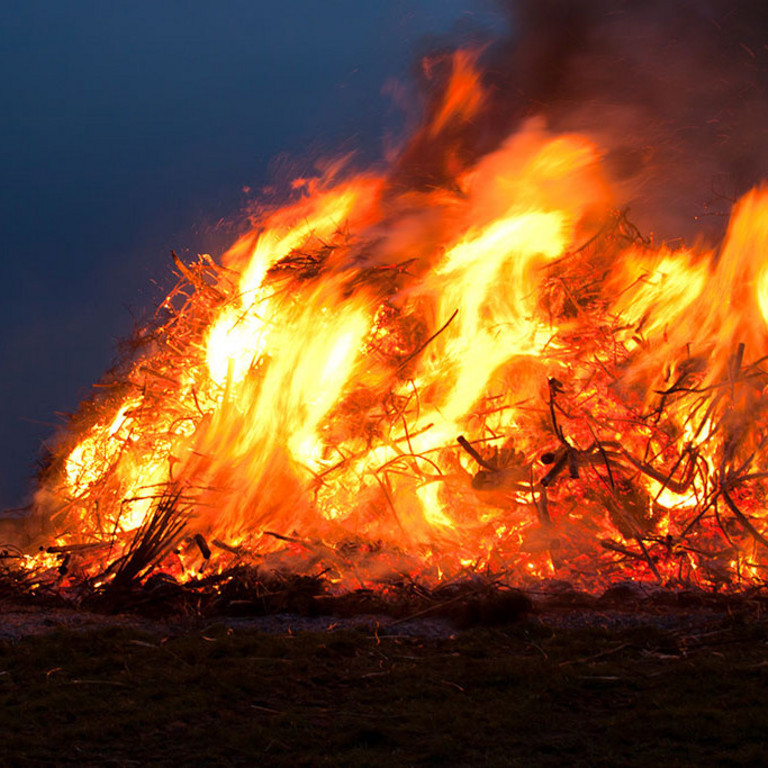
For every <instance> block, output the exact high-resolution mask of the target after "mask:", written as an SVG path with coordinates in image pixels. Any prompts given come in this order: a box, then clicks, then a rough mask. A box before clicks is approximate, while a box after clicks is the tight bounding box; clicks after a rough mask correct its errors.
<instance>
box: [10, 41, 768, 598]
mask: <svg viewBox="0 0 768 768" xmlns="http://www.w3.org/2000/svg"><path fill="white" fill-rule="evenodd" d="M476 59H477V54H476V52H475V53H473V52H470V51H459V52H457V53H455V54H453V55H452V57H450V59H449V60H447V61H448V64H447V65H445V66H447V68H448V70H449V72H450V74H449V77H448V78H447V82H446V84H445V88H444V89H443V91H442V94H441V97H440V98H439V99H438V100H437V101H435V103H434V104H432V106H431V108H430V109H429V110H428V115H427V120H426V122H425V123H424V124H423V125H422V126H421V128H420V129H419V131H418V132H417V134H416V135H415V136H414V137H413V138H412V140H411V142H410V143H409V144H408V145H407V146H406V147H405V148H404V149H403V151H402V153H401V158H402V157H405V156H407V155H409V153H410V156H412V155H413V153H414V152H415V151H417V149H418V148H419V147H420V148H421V149H422V150H423V149H424V147H426V146H438V145H439V147H440V150H439V151H440V158H441V170H442V176H441V179H440V183H429V184H427V183H423V180H416V181H411V182H409V180H408V179H407V178H405V176H404V174H403V173H402V163H400V164H399V163H398V161H395V163H394V166H393V167H392V168H390V169H385V170H381V169H376V170H372V171H369V172H359V171H352V170H350V169H349V167H346V166H345V165H344V164H343V163H338V164H335V165H333V166H332V167H329V168H328V169H327V170H326V171H325V172H324V173H323V174H321V175H318V176H316V177H312V178H302V179H297V180H296V181H295V182H294V185H293V187H294V192H293V195H292V197H291V199H290V200H288V201H287V202H286V203H285V205H283V206H281V207H271V208H270V207H266V206H265V207H263V208H262V209H261V210H260V212H259V214H258V216H256V217H255V219H254V221H253V223H252V227H251V230H250V231H249V232H247V233H246V234H245V235H243V236H242V237H241V238H240V239H239V240H238V241H237V242H235V243H234V245H232V247H231V248H230V249H229V250H228V251H227V252H226V253H225V254H224V255H223V256H221V258H217V259H214V258H211V257H210V256H207V255H203V256H200V257H199V258H197V259H196V260H194V261H192V262H191V263H189V262H186V263H185V262H184V261H182V260H181V259H180V258H179V257H177V256H176V255H175V254H173V262H174V265H175V269H176V271H177V274H178V278H179V279H178V283H177V285H176V286H175V287H174V288H173V290H172V291H171V292H170V294H169V295H168V296H167V298H166V299H165V300H164V301H163V302H162V304H161V305H160V307H159V308H158V309H157V311H156V313H155V315H154V317H152V319H151V320H150V321H149V322H148V323H147V324H146V325H145V326H144V327H143V328H141V329H140V330H139V331H138V332H137V334H136V336H135V338H134V339H133V340H132V345H131V352H130V354H129V355H127V357H126V359H124V360H123V361H122V362H121V363H120V364H119V365H118V366H117V367H116V368H115V369H113V370H112V371H111V372H110V373H109V374H107V375H106V377H105V378H104V379H103V380H102V381H101V382H100V383H99V384H98V385H97V386H96V389H95V394H94V396H93V397H92V398H91V399H90V400H89V401H87V402H85V403H83V404H82V406H81V407H80V409H79V410H78V412H77V413H76V414H74V415H73V416H72V418H71V420H70V422H69V423H68V425H67V426H66V429H65V430H63V432H62V434H61V435H60V436H59V438H58V441H57V443H56V446H55V448H54V449H53V450H52V453H51V456H50V460H49V462H48V465H47V467H46V468H45V470H44V471H43V472H42V474H41V477H40V480H39V487H38V490H37V493H36V496H35V501H34V509H33V514H32V515H31V517H30V519H29V520H28V521H27V537H28V538H27V542H28V548H27V549H26V551H25V552H24V553H23V557H22V558H21V562H22V563H23V567H24V568H26V569H28V571H29V572H30V573H33V574H34V579H35V582H36V583H50V584H56V585H57V587H58V588H59V589H62V590H66V589H69V590H73V589H77V588H78V587H79V586H82V585H89V588H93V587H96V588H104V587H107V586H109V585H122V586H125V585H129V584H135V583H142V582H144V581H146V580H147V579H148V578H150V577H152V576H153V575H154V576H157V575H158V574H163V575H164V577H165V578H171V579H173V580H175V581H176V582H195V581H199V580H201V579H204V578H210V577H211V576H212V575H215V574H227V573H232V572H233V571H234V570H235V569H237V568H239V567H242V566H250V567H256V568H258V569H260V570H261V571H262V572H263V573H290V574H295V575H299V576H312V577H322V579H324V580H325V582H326V583H327V584H329V585H331V588H332V589H335V590H337V591H339V592H343V591H348V590H354V589H359V588H376V587H380V586H381V585H386V584H387V583H392V582H393V581H397V580H402V579H409V580H411V581H412V582H417V583H422V584H425V585H432V586H434V585H438V584H441V583H445V582H446V581H450V580H455V579H460V578H462V577H466V576H468V575H473V574H475V575H477V574H481V575H485V576H487V577H489V578H492V579H493V580H495V581H497V582H498V583H501V584H505V585H510V586H518V587H525V586H530V585H532V584H541V583H547V582H548V581H551V580H558V581H567V582H570V583H572V584H574V585H577V586H578V587H579V588H582V589H586V590H597V589H601V588H605V587H606V586H608V585H610V584H612V583H615V582H618V581H622V580H627V579H632V580H635V581H639V582H649V583H653V584H658V585H664V586H667V587H681V586H685V587H692V586H693V587H700V588H706V589H710V590H719V591H727V590H733V591H735V590H742V589H744V588H746V587H750V586H760V585H762V584H763V583H764V580H765V576H766V567H767V566H768V521H767V520H766V514H767V512H768V510H767V508H766V492H767V491H768V438H767V437H766V432H765V424H766V421H767V420H768V399H767V398H766V392H767V391H768V390H767V389H766V388H767V387H768V365H767V364H766V357H767V356H768V333H767V332H766V331H767V328H766V323H767V322H768V190H766V189H764V188H757V189H754V190H752V191H750V192H749V193H748V194H746V195H745V196H743V197H742V198H741V199H740V200H739V201H738V202H736V204H735V205H734V207H733V211H732V215H731V219H730V224H729V226H728V230H727V235H726V237H725V238H724V240H723V241H722V242H721V243H720V244H719V245H717V246H710V247H706V246H697V247H695V248H689V247H683V246H682V245H679V244H678V245H675V246H671V245H667V244H664V243H657V242H654V241H653V239H652V238H651V237H646V236H644V235H643V233H641V232H639V231H638V230H637V229H636V228H635V227H634V226H633V224H632V223H631V213H630V214H627V212H626V211H625V210H624V208H623V201H622V199H621V196H620V195H619V194H618V193H617V192H616V191H615V190H614V189H613V187H612V183H611V179H610V178H609V174H607V173H606V171H605V169H604V167H603V152H602V150H601V148H600V147H599V146H597V145H596V144H595V143H594V141H593V140H591V139H589V138H587V137H585V136H582V135H577V134H573V133H568V134H554V133H552V132H551V131H550V130H548V128H547V126H546V125H545V123H544V122H543V121H542V120H537V119H535V118H531V119H529V120H527V121H524V122H523V123H521V124H520V125H518V126H517V128H516V130H515V131H514V132H513V133H512V134H511V135H509V136H508V137H507V138H506V139H505V140H504V141H503V142H501V143H499V144H497V145H496V146H494V147H493V149H492V150H491V151H488V152H486V153H484V154H482V155H480V156H478V157H471V158H468V157H466V156H463V155H462V152H461V145H460V141H459V139H458V138H457V137H459V136H460V133H461V126H464V125H466V124H469V123H471V122H472V121H473V120H474V119H475V118H476V117H477V115H478V114H480V113H481V112H482V110H483V108H484V102H485V98H486V94H485V93H484V90H483V87H482V82H481V78H480V75H479V71H478V64H477V62H476Z"/></svg>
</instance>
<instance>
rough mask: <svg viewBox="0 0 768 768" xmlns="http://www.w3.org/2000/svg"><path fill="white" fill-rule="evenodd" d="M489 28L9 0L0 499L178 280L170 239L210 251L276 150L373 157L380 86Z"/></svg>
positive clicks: (379, 12)
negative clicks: (445, 45) (442, 44)
mask: <svg viewBox="0 0 768 768" xmlns="http://www.w3.org/2000/svg"><path fill="white" fill-rule="evenodd" d="M494 23H496V24H499V23H500V18H499V17H496V16H495V15H494V13H493V10H492V5H491V3H490V2H489V0H423V1H422V2H416V3H413V2H405V0H386V1H385V0H370V1H369V2H361V0H280V2H273V1H272V0H270V1H269V2H267V0H223V1H222V2H218V3H211V2H208V0H163V2H157V1H156V0H108V1H105V0H91V1H90V2H88V1H86V0H66V1H63V0H4V2H3V3H2V5H1V6H0V73H1V74H2V76H1V77H0V238H1V239H0V247H1V248H2V257H1V258H2V267H3V269H2V279H0V323H1V326H0V327H2V332H1V333H0V509H2V508H6V507H11V506H15V505H18V504H20V503H22V501H23V497H24V494H25V493H26V491H27V489H28V488H29V485H30V477H31V476H32V475H33V474H34V465H35V461H36V459H37V457H38V455H39V451H40V446H41V444H42V441H44V440H45V439H46V438H48V437H50V435H51V434H52V433H53V431H54V425H55V423H56V422H57V418H56V416H55V413H56V412H57V411H58V412H61V411H69V410H74V409H75V407H76V406H77V403H78V402H79V400H80V399H81V398H82V397H85V396H87V395H88V394H89V391H90V388H91V385H92V384H93V383H94V382H95V381H97V380H98V378H99V377H100V376H101V374H102V373H103V372H104V370H105V369H106V368H107V367H109V364H110V362H111V361H112V359H113V357H114V355H115V352H116V344H117V341H118V340H119V339H120V338H122V337H125V336H126V335H127V334H129V333H130V331H131V328H132V327H133V322H134V321H133V317H134V316H135V317H136V318H138V319H141V318H142V317H143V316H144V315H145V314H146V313H147V312H148V311H149V310H150V309H151V308H152V307H153V306H154V304H155V303H156V302H157V301H158V299H160V298H161V297H162V294H163V290H164V289H165V288H167V287H168V286H169V285H170V283H171V282H172V280H171V277H170V262H169V257H168V252H169V250H170V248H175V249H176V250H177V252H179V253H181V254H194V253H196V252H199V251H206V252H211V253H213V254H214V255H215V256H218V255H219V254H220V253H221V251H222V250H223V249H224V248H225V247H226V245H227V244H228V243H229V242H230V240H231V239H232V237H233V230H232V228H231V227H229V228H228V227H226V226H225V227H218V228H216V227H215V224H216V222H217V221H219V220H220V219H222V218H223V219H226V220H228V221H236V220H237V212H238V210H239V209H240V208H241V207H242V206H243V205H244V204H245V203H246V202H247V201H246V199H245V197H244V196H243V193H242V191H241V190H242V188H243V187H246V186H248V187H251V188H254V189H258V188H260V187H262V186H264V185H265V184H267V183H268V182H269V181H270V174H271V173H272V172H273V170H274V161H275V158H277V157H278V156H283V157H286V156H287V157H288V158H292V162H296V164H297V165H298V166H301V165H302V163H303V164H304V167H307V165H308V163H309V161H310V160H311V158H312V157H314V156H317V155H323V154H325V155H329V154H333V152H334V150H336V149H342V150H345V151H346V150H349V149H354V148H356V149H358V150H359V151H360V153H361V155H362V157H364V158H370V159H375V158H377V157H379V156H380V155H381V152H382V145H383V140H384V137H385V134H386V132H387V131H391V130H396V128H397V126H398V119H399V116H398V113H397V111H396V109H395V108H394V107H393V106H392V103H391V100H390V99H389V97H387V96H386V95H384V94H383V93H382V87H383V86H384V84H385V83H386V82H387V81H388V80H391V79H392V78H397V79H398V80H400V81H406V80H407V78H408V71H409V69H410V67H411V66H412V64H413V62H414V60H415V58H416V57H417V54H418V53H419V52H424V51H426V50H428V48H429V47H430V45H431V44H432V43H434V42H435V41H440V40H444V39H445V36H446V35H449V36H453V37H457V36H458V37H459V38H460V37H461V35H462V34H464V35H466V34H468V31H467V30H468V29H469V28H471V27H477V26H479V27H484V26H486V27H487V26H488V25H489V24H494ZM59 421H60V420H59Z"/></svg>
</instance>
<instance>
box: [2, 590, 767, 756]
mask: <svg viewBox="0 0 768 768" xmlns="http://www.w3.org/2000/svg"><path fill="white" fill-rule="evenodd" d="M12 616H13V612H12V611H10V610H9V609H8V607H7V606H6V608H5V611H4V612H3V610H0V626H2V625H3V622H4V618H8V619H9V622H10V618H11V617H12ZM110 621H111V623H105V622H100V621H98V620H93V621H92V620H90V619H89V620H85V621H79V622H77V621H75V622H73V621H63V620H61V616H59V618H55V619H52V620H49V624H48V625H42V626H47V630H48V631H45V632H42V631H40V626H38V625H35V626H36V627H37V628H36V629H34V630H32V632H33V633H32V634H26V635H25V636H24V637H21V636H18V637H16V638H15V639H6V640H0V713H1V714H0V718H1V719H2V720H1V722H0V731H1V732H2V739H0V764H2V765H9V766H16V765H18V766H26V765H35V766H46V765H77V766H130V765H142V766H143V765H153V766H181V765H196V766H250V765H260V766H291V767H292V768H293V767H294V766H329V767H330V766H349V767H350V768H352V767H354V768H359V767H360V766H516V765H520V766H553V767H554V766H558V767H560V766H566V765H567V766H590V767H591V766H647V765H654V764H655V765H664V767H665V768H675V767H678V766H696V767H697V768H698V767H700V766H709V765H711V766H718V767H720V766H745V765H756V766H757V765H760V766H762V765H764V764H765V754H766V734H768V705H767V704H766V697H765V690H766V686H767V685H768V623H766V622H765V621H764V620H763V618H762V610H761V608H760V605H759V604H756V603H750V604H749V607H748V608H744V607H743V606H742V607H741V608H739V609H735V608H734V607H733V605H732V604H730V603H729V604H727V605H726V604H723V605H720V606H719V607H718V608H717V610H710V609H709V608H707V609H704V608H701V607H700V606H698V607H695V608H693V609H685V608H683V607H681V605H680V604H676V605H673V606H668V607H666V608H661V607H659V606H658V605H655V606H654V607H653V608H652V609H651V608H649V607H648V606H634V607H633V606H632V605H631V604H626V605H623V606H622V607H621V608H620V609H616V608H615V607H612V608H609V607H606V606H604V605H602V606H601V605H591V606H590V607H589V609H588V610H586V609H584V610H572V609H569V610H562V609H551V608H550V609H546V610H544V611H541V610H539V611H537V612H534V613H533V614H532V615H529V616H526V617H523V618H521V619H518V620H516V621H510V622H509V623H505V622H504V621H500V622H498V623H497V624H496V626H483V627H474V628H471V629H463V630H458V629H455V628H453V627H452V626H451V625H450V624H449V623H447V622H446V621H445V620H429V619H428V617H422V619H420V620H419V621H420V622H421V623H419V621H415V622H404V621H392V620H391V619H382V621H381V622H378V623H377V620H376V619H375V618H371V617H368V618H365V620H362V619H361V620H360V621H357V622H355V621H350V620H345V621H342V622H334V620H333V619H329V618H327V617H326V618H324V619H323V618H316V619H313V620H311V621H309V620H305V619H301V618H299V617H290V616H283V617H278V618H277V619H275V618H272V619H270V618H266V619H261V620H255V619H254V620H249V619H221V620H215V621H213V622H211V623H208V624H205V623H201V622H199V621H194V620H189V621H186V622H162V621H155V622H135V621H133V620H132V619H130V618H127V619H111V620H110ZM10 623H12V622H10ZM334 623H335V625H336V626H334ZM22 634H24V633H22Z"/></svg>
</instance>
